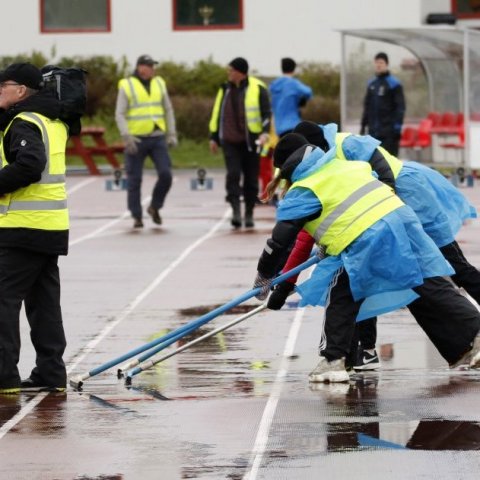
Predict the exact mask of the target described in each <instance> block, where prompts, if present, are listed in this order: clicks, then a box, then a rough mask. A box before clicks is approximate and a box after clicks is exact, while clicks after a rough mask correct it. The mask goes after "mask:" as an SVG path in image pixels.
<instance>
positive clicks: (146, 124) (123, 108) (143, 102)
mask: <svg viewBox="0 0 480 480" xmlns="http://www.w3.org/2000/svg"><path fill="white" fill-rule="evenodd" d="M157 63H158V62H157V61H155V60H153V58H152V57H151V56H150V55H141V56H140V57H138V60H137V65H136V68H135V71H134V72H133V75H131V76H130V77H128V78H123V79H122V80H120V82H119V84H118V95H117V103H116V108H115V121H116V122H117V126H118V129H119V130H120V133H121V135H122V138H123V140H124V142H125V169H126V173H127V179H128V209H129V210H130V212H131V214H132V217H133V219H134V224H133V227H134V228H142V227H143V219H142V217H143V213H142V204H141V184H142V174H143V165H144V162H145V158H146V157H147V156H150V158H151V159H152V161H153V164H154V165H155V169H156V171H157V175H158V180H157V182H156V184H155V186H154V188H153V192H152V200H151V202H150V205H149V207H148V208H147V213H148V214H149V215H150V216H151V217H152V220H153V222H154V223H155V224H157V225H160V224H161V223H162V218H161V216H160V212H159V210H160V209H161V208H162V207H163V204H164V201H165V197H166V196H167V193H168V191H169V190H170V187H171V185H172V172H171V160H170V156H169V154H168V149H167V146H170V147H174V146H176V145H177V132H176V127H175V117H174V113H173V108H172V104H171V102H170V98H169V96H168V92H167V87H166V84H165V80H163V78H162V77H160V76H159V75H155V65H156V64H157Z"/></svg>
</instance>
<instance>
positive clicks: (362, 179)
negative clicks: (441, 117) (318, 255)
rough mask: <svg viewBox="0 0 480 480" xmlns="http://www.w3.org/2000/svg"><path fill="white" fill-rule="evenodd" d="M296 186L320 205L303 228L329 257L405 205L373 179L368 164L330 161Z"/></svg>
mask: <svg viewBox="0 0 480 480" xmlns="http://www.w3.org/2000/svg"><path fill="white" fill-rule="evenodd" d="M298 187H303V188H308V189H310V190H311V191H312V192H313V193H314V194H315V195H316V196H317V197H318V199H319V201H320V203H321V204H322V213H321V215H320V217H318V218H316V219H314V220H312V221H310V222H307V223H306V224H305V225H304V228H305V230H307V232H308V233H310V235H312V236H313V237H314V238H315V241H316V242H317V243H318V244H319V245H324V246H325V247H326V250H327V253H328V254H329V255H338V254H339V253H341V252H342V251H343V250H344V249H345V248H346V247H347V246H348V245H349V244H350V243H352V242H353V241H354V240H355V239H356V238H357V237H358V236H359V235H361V234H362V233H363V232H364V231H365V230H367V229H368V228H369V227H371V226H372V225H373V224H374V223H375V222H377V221H378V220H380V219H381V218H383V217H384V216H385V215H386V214H388V213H390V212H392V211H393V210H395V209H397V208H399V207H401V206H403V205H404V204H403V202H402V201H401V200H400V199H399V198H398V197H397V196H396V195H395V194H394V193H393V191H392V189H391V188H389V187H387V186H386V185H384V184H383V183H381V182H379V181H378V180H376V179H375V178H374V177H373V176H372V171H371V168H370V166H369V164H368V163H367V162H361V161H351V162H348V163H347V162H345V161H343V160H340V159H335V160H332V161H330V162H328V163H327V164H325V165H324V166H322V167H321V168H320V169H319V170H317V171H316V172H315V173H313V174H312V175H311V176H309V177H307V178H305V179H303V180H300V181H298V182H295V183H294V184H293V185H292V187H291V188H298Z"/></svg>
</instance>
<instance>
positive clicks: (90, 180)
mask: <svg viewBox="0 0 480 480" xmlns="http://www.w3.org/2000/svg"><path fill="white" fill-rule="evenodd" d="M96 180H97V179H96V178H87V179H85V180H83V182H80V183H77V184H76V185H74V186H73V187H71V188H67V195H71V194H72V193H75V192H76V191H77V190H80V189H81V188H83V187H86V186H87V185H89V184H90V183H93V182H95V181H96Z"/></svg>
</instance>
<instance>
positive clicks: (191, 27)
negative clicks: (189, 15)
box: [172, 0, 243, 31]
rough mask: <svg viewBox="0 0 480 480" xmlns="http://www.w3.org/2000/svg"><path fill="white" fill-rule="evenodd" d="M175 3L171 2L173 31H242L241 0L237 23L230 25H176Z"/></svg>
mask: <svg viewBox="0 0 480 480" xmlns="http://www.w3.org/2000/svg"><path fill="white" fill-rule="evenodd" d="M177 1H178V0H172V28H173V30H174V31H185V30H187V31H188V30H194V31H201V30H243V0H238V18H239V23H235V24H230V25H177Z"/></svg>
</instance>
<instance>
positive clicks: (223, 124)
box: [209, 57, 270, 228]
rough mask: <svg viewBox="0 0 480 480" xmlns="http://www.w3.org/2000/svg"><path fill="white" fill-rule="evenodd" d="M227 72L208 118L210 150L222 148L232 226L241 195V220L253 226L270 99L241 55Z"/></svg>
mask: <svg viewBox="0 0 480 480" xmlns="http://www.w3.org/2000/svg"><path fill="white" fill-rule="evenodd" d="M227 76H228V82H226V83H225V84H224V85H222V86H221V87H220V89H219V90H218V93H217V97H216V99H215V104H214V106H213V111H212V116H211V119H210V124H209V129H210V151H211V152H212V153H214V154H215V153H217V151H218V147H219V146H221V147H222V149H223V154H224V157H225V165H226V168H227V178H226V185H225V186H226V190H227V196H226V201H227V202H228V203H230V205H231V206H232V220H231V223H232V226H233V227H234V228H239V227H241V226H242V217H241V212H240V197H241V196H242V195H243V200H244V202H245V217H244V224H245V227H247V228H252V227H254V226H255V223H254V220H253V210H254V208H255V203H256V202H257V198H258V173H259V154H260V151H261V150H262V147H263V145H265V144H266V143H267V142H268V139H269V135H268V132H269V131H270V99H269V96H268V89H267V87H266V85H265V84H264V83H263V82H262V81H261V80H259V79H258V78H255V77H252V76H249V75H248V62H247V61H246V60H245V59H244V58H241V57H237V58H234V59H233V60H232V61H231V62H230V64H229V66H228V69H227ZM242 176H243V180H242Z"/></svg>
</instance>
